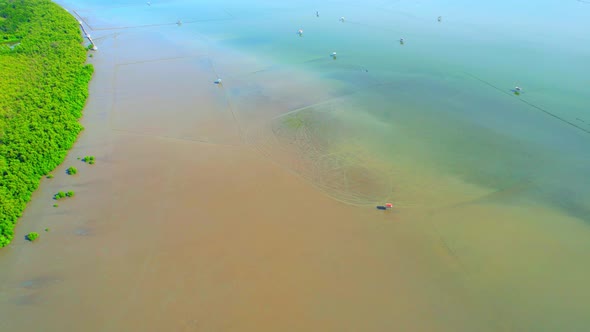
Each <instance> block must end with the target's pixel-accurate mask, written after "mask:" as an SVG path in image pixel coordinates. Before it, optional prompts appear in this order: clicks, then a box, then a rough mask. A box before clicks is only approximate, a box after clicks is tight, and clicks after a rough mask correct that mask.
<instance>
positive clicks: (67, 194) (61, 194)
mask: <svg viewBox="0 0 590 332" xmlns="http://www.w3.org/2000/svg"><path fill="white" fill-rule="evenodd" d="M74 194H75V193H74V192H73V191H71V190H70V191H68V192H63V191H60V192H58V193H57V194H55V195H53V199H55V200H59V199H62V198H65V197H74Z"/></svg>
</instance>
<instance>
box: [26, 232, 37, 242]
mask: <svg viewBox="0 0 590 332" xmlns="http://www.w3.org/2000/svg"><path fill="white" fill-rule="evenodd" d="M38 237H39V233H35V232H31V233H29V234H27V240H29V241H31V242H33V241H35V240H36V239H37V238H38Z"/></svg>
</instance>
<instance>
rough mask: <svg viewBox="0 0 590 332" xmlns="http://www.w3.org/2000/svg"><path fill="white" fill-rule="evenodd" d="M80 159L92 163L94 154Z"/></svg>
mask: <svg viewBox="0 0 590 332" xmlns="http://www.w3.org/2000/svg"><path fill="white" fill-rule="evenodd" d="M82 161H83V162H85V163H89V164H90V165H92V164H94V156H86V157H84V158H83V159H82Z"/></svg>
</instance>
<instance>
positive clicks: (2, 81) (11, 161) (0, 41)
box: [0, 0, 93, 247]
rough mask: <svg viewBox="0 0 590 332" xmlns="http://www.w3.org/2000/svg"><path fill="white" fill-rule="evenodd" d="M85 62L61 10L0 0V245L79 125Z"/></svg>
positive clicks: (45, 1) (43, 1)
mask: <svg viewBox="0 0 590 332" xmlns="http://www.w3.org/2000/svg"><path fill="white" fill-rule="evenodd" d="M15 41H17V42H20V44H18V45H17V46H15V47H14V48H10V47H9V46H8V43H9V42H10V43H14V42H15ZM85 61H86V49H85V48H84V46H83V45H82V37H81V33H80V30H79V26H78V22H77V20H76V19H75V18H74V17H72V16H71V15H70V14H69V13H68V12H66V11H65V10H64V9H62V8H60V7H59V6H57V5H56V4H54V3H52V2H51V1H49V0H0V247H3V246H5V245H7V244H8V243H9V242H10V240H11V239H12V238H13V236H14V233H13V228H14V225H15V223H16V221H17V219H18V218H19V217H20V216H21V214H22V211H23V210H24V208H25V206H26V203H27V202H28V201H29V200H30V199H31V194H32V192H33V191H34V190H35V189H36V188H37V186H38V185H39V180H40V179H41V177H42V176H43V175H46V174H48V173H49V172H50V171H51V170H53V169H54V168H55V167H56V166H57V165H59V164H60V163H61V162H63V160H64V158H65V156H66V153H67V151H68V150H69V149H70V148H71V147H72V145H73V144H74V142H75V140H76V137H77V135H78V133H79V132H80V131H81V130H82V126H81V125H80V124H79V123H78V119H79V118H80V116H81V115H82V113H81V112H82V108H83V107H84V103H85V100H86V97H87V95H88V82H89V80H90V78H91V76H92V72H93V68H92V66H91V65H85Z"/></svg>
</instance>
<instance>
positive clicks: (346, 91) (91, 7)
mask: <svg viewBox="0 0 590 332" xmlns="http://www.w3.org/2000/svg"><path fill="white" fill-rule="evenodd" d="M73 6H74V8H78V13H80V15H81V16H83V17H85V19H86V22H87V23H88V24H89V25H90V26H91V28H93V29H95V30H97V31H100V32H104V33H106V32H108V31H110V30H113V31H123V33H124V32H125V31H129V30H133V29H134V28H136V29H142V28H144V29H145V28H153V29H156V30H157V27H158V26H159V25H169V24H174V23H175V22H177V21H179V20H181V21H182V25H180V26H179V29H178V33H176V34H174V35H173V36H169V38H178V39H179V40H181V39H182V38H184V40H188V41H189V42H190V41H191V40H194V39H200V40H202V39H204V40H207V41H208V42H209V43H214V44H215V45H218V46H219V45H221V46H223V47H228V48H231V49H234V50H238V51H240V52H244V53H246V54H249V55H252V56H257V57H259V58H260V59H264V60H261V63H262V65H261V67H259V68H253V72H257V71H261V72H260V73H261V74H262V75H258V78H247V77H244V76H241V77H240V75H243V74H244V71H242V72H241V73H240V74H237V73H224V74H227V75H229V76H230V78H231V77H232V76H233V77H234V78H241V79H252V80H256V79H261V80H262V78H260V77H263V76H264V74H265V73H270V74H272V72H273V71H274V72H278V71H280V70H281V69H283V68H285V67H289V68H294V69H295V70H298V71H306V72H309V73H312V74H313V75H314V77H315V78H317V81H318V82H319V84H320V85H321V84H323V85H324V86H325V87H326V89H333V91H336V95H335V97H339V104H338V105H339V106H338V107H339V110H340V111H341V112H340V113H341V115H338V116H336V117H338V119H335V118H334V116H335V115H332V117H331V118H330V120H326V121H329V123H330V124H335V123H337V122H338V121H349V122H352V123H354V122H357V121H360V120H359V119H360V118H361V117H365V118H366V116H370V118H371V119H372V120H373V121H374V122H375V124H374V126H376V127H375V128H371V125H370V124H369V123H365V125H364V127H362V128H361V127H357V129H358V130H357V131H355V130H354V126H353V128H350V131H349V132H348V133H346V134H342V133H340V134H338V133H337V132H338V131H341V130H339V129H338V128H336V127H334V125H332V126H330V125H328V126H327V127H329V128H324V129H323V130H322V134H323V135H335V137H340V136H342V135H349V136H350V135H352V133H353V132H354V137H355V138H357V142H362V144H365V145H366V146H365V148H366V150H367V151H372V154H373V155H375V156H377V158H381V159H384V160H386V161H387V162H392V163H395V161H396V159H399V158H406V159H409V160H413V161H414V162H415V163H420V164H429V165H430V166H431V167H432V168H433V169H434V170H436V171H437V172H440V173H441V174H445V175H449V176H453V177H458V178H460V179H461V180H463V181H466V182H468V183H472V184H475V185H478V186H483V187H486V188H489V189H490V190H504V189H506V188H510V187H512V186H519V185H522V184H523V183H525V184H526V190H522V191H520V194H519V195H524V196H525V197H526V198H527V199H533V200H537V201H539V202H542V204H544V205H550V206H552V207H554V208H556V209H560V210H561V211H563V213H567V214H570V215H572V216H575V217H577V218H581V219H583V220H585V221H590V220H589V219H588V216H589V215H590V203H589V202H590V180H588V178H587V174H588V173H589V171H590V149H589V148H588V143H589V142H590V114H589V112H590V111H589V110H588V105H589V103H588V102H589V101H590V91H589V88H588V87H589V86H590V76H589V75H588V74H589V73H590V62H589V61H588V59H589V57H590V34H588V33H585V32H587V31H588V29H589V27H590V5H588V4H585V3H583V2H578V1H575V0H571V1H552V0H545V1H540V2H535V3H534V4H532V3H530V2H528V1H490V2H482V3H473V2H471V1H454V2H452V3H450V4H449V3H447V2H445V1H437V0H430V1H365V2H363V3H362V4H361V3H356V2H353V1H327V2H322V3H321V4H319V5H317V4H315V3H314V2H311V1H297V2H280V3H277V2H272V1H252V2H243V1H215V2H209V1H164V2H159V1H153V2H152V3H151V6H148V5H147V4H145V3H136V2H131V1H116V2H109V3H108V4H106V3H104V2H92V1H79V2H76V3H75V5H73ZM316 11H318V13H319V17H317V16H316ZM438 16H441V21H440V22H438V20H437V17H438ZM340 17H344V21H340ZM118 28H124V29H122V30H117V29H118ZM299 29H302V30H303V35H302V36H299V35H298V34H297V31H298V30H299ZM400 38H404V44H403V45H401V44H400V42H399V39H400ZM332 52H337V58H336V59H332V58H331V57H330V54H331V53H332ZM246 71H247V70H246ZM288 79H289V78H288V77H285V80H288ZM515 86H520V87H522V88H523V92H522V93H521V95H520V96H515V95H514V94H513V91H511V90H512V89H513V88H514V87H515ZM294 98H297V96H294ZM352 105H354V106H352ZM315 111H322V110H317V109H316V110H315ZM343 114H346V115H343ZM316 121H317V120H316ZM338 135H340V136H338ZM332 142H334V140H332ZM326 149H328V150H330V148H329V147H327V148H326ZM391 180H392V181H393V183H394V185H393V186H394V187H395V182H396V179H395V174H393V175H392V179H391ZM363 195H364V198H366V199H364V200H363V202H366V201H367V200H368V201H370V200H371V198H372V197H370V196H371V195H370V194H369V193H364V194H363ZM374 198H375V199H378V198H380V197H374ZM418 203H420V205H423V204H425V205H427V204H428V202H418Z"/></svg>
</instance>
